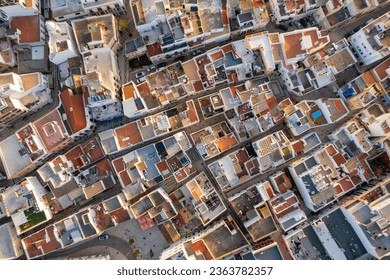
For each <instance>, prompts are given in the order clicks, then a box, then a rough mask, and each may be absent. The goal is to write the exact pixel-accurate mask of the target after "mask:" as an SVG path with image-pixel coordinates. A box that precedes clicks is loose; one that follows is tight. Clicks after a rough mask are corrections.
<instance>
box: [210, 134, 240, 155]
mask: <svg viewBox="0 0 390 280" xmlns="http://www.w3.org/2000/svg"><path fill="white" fill-rule="evenodd" d="M237 144H238V141H237V139H236V137H234V135H233V134H230V135H226V136H224V137H222V138H219V139H218V140H216V141H215V145H216V146H217V148H218V150H219V151H220V152H223V151H226V150H227V149H229V148H231V147H233V146H235V145H237Z"/></svg>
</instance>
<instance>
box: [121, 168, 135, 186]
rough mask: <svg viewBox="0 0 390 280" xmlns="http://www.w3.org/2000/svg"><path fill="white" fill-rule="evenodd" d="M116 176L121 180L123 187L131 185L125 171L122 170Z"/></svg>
mask: <svg viewBox="0 0 390 280" xmlns="http://www.w3.org/2000/svg"><path fill="white" fill-rule="evenodd" d="M118 174H119V177H120V178H121V180H122V183H123V186H128V185H130V184H131V183H132V181H131V178H130V176H129V174H128V173H127V171H126V170H123V171H121V172H119V173H118Z"/></svg>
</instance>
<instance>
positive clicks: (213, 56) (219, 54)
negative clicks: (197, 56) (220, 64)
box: [210, 50, 223, 61]
mask: <svg viewBox="0 0 390 280" xmlns="http://www.w3.org/2000/svg"><path fill="white" fill-rule="evenodd" d="M222 57H223V53H222V51H220V50H219V51H217V52H215V53H213V54H211V55H210V58H211V61H216V60H218V59H220V58H222Z"/></svg>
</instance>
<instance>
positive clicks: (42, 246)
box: [22, 225, 61, 258]
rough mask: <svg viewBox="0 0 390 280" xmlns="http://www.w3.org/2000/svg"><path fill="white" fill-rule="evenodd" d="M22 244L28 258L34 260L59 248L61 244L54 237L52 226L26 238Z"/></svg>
mask: <svg viewBox="0 0 390 280" xmlns="http://www.w3.org/2000/svg"><path fill="white" fill-rule="evenodd" d="M22 242H23V243H24V246H25V247H26V251H27V254H28V257H29V258H35V257H38V256H41V255H43V254H47V253H49V252H52V251H54V250H56V249H59V248H61V244H60V243H59V242H58V241H57V239H56V237H55V235H54V226H53V225H51V226H49V227H47V228H46V229H44V230H41V231H39V232H37V233H34V234H32V235H30V236H29V237H26V238H25V239H23V241H22Z"/></svg>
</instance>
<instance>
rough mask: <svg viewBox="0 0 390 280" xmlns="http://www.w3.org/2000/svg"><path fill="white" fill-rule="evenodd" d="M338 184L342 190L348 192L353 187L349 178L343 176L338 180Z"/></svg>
mask: <svg viewBox="0 0 390 280" xmlns="http://www.w3.org/2000/svg"><path fill="white" fill-rule="evenodd" d="M339 184H340V186H341V188H342V189H343V191H344V192H348V191H350V190H352V189H353V188H354V185H353V184H352V182H351V180H350V179H349V178H344V179H342V180H340V181H339Z"/></svg>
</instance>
